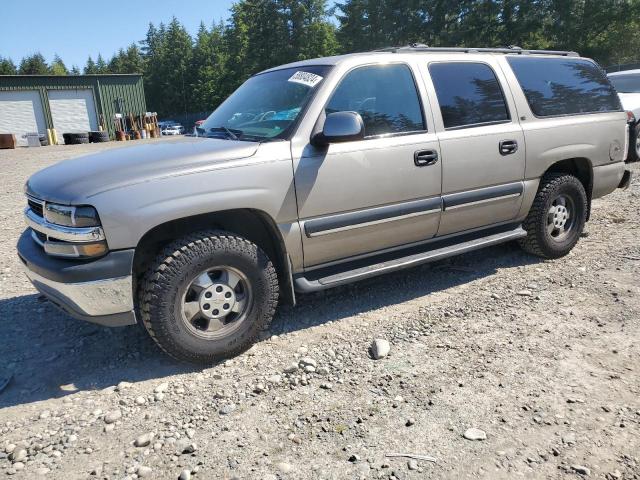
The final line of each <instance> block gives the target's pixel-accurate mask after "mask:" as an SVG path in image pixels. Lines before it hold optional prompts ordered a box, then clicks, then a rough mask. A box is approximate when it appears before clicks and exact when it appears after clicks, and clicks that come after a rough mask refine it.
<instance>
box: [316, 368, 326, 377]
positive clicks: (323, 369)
mask: <svg viewBox="0 0 640 480" xmlns="http://www.w3.org/2000/svg"><path fill="white" fill-rule="evenodd" d="M316 371H317V372H318V375H329V369H328V368H327V367H320V368H318V370H316Z"/></svg>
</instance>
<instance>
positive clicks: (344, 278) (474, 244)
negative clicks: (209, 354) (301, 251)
mask: <svg viewBox="0 0 640 480" xmlns="http://www.w3.org/2000/svg"><path fill="white" fill-rule="evenodd" d="M484 233H485V236H476V237H475V238H473V237H472V238H470V239H468V240H466V241H464V240H462V238H461V237H458V238H457V240H458V243H452V241H453V242H455V241H456V238H455V237H454V238H452V239H449V240H448V241H446V240H440V241H438V239H435V241H433V242H430V243H429V244H427V245H423V246H422V250H423V251H421V252H418V253H412V254H410V255H407V256H404V257H399V258H393V259H389V260H384V261H378V262H376V263H373V264H370V265H365V266H359V267H357V268H353V269H348V268H349V267H348V266H347V267H346V268H347V270H345V271H342V272H338V273H336V272H335V268H334V270H333V272H327V273H328V274H327V275H326V276H320V277H319V278H314V279H309V278H306V277H305V274H300V275H298V276H296V277H295V278H294V285H295V289H296V291H298V292H302V293H307V292H315V291H318V290H324V289H327V288H332V287H337V286H338V285H344V284H346V283H351V282H356V281H358V280H364V279H365V278H369V277H374V276H376V275H381V274H383V273H388V272H394V271H396V270H401V269H403V268H408V267H414V266H417V265H421V264H423V263H429V262H435V261H437V260H441V259H443V258H447V257H452V256H455V255H460V254H462V253H466V252H471V251H473V250H478V249H480V248H484V247H490V246H492V245H497V244H499V243H504V242H509V241H511V240H516V239H518V238H523V237H526V236H527V232H526V231H525V230H524V229H523V228H522V226H518V227H516V228H512V229H510V230H507V231H502V232H499V233H493V234H490V235H486V232H484ZM443 243H444V246H443V245H442V244H443ZM411 250H412V252H415V249H413V248H412V249H411ZM310 273H311V272H310ZM313 273H316V272H313Z"/></svg>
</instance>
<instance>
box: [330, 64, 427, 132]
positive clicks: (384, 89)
mask: <svg viewBox="0 0 640 480" xmlns="http://www.w3.org/2000/svg"><path fill="white" fill-rule="evenodd" d="M344 111H353V112H358V113H359V114H360V116H361V117H362V119H363V120H364V126H365V136H367V137H372V136H377V135H385V134H394V133H395V134H397V133H408V132H417V131H424V130H426V126H425V123H424V118H423V116H422V108H421V105H420V99H419V97H418V92H417V90H416V85H415V82H414V80H413V75H412V73H411V70H410V69H409V67H408V66H407V65H402V64H392V65H371V66H365V67H360V68H357V69H355V70H353V71H351V72H349V73H348V74H347V75H346V76H345V77H344V78H343V79H342V81H341V82H340V84H339V85H338V87H337V88H336V91H335V92H334V93H333V96H332V97H331V100H330V101H329V103H328V104H327V107H326V109H325V113H326V114H327V115H328V114H330V113H335V112H344Z"/></svg>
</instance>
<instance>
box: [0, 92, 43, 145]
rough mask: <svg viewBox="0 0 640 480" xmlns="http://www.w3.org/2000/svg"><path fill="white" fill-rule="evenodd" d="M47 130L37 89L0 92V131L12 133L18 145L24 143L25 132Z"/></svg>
mask: <svg viewBox="0 0 640 480" xmlns="http://www.w3.org/2000/svg"><path fill="white" fill-rule="evenodd" d="M33 132H38V133H40V134H45V133H46V132H47V123H46V121H45V117H44V110H43V109H42V101H41V100H40V93H39V92H38V91H37V90H22V91H10V92H0V133H13V134H14V135H15V136H16V138H17V141H18V145H26V144H27V139H26V138H23V137H24V135H25V134H27V133H33Z"/></svg>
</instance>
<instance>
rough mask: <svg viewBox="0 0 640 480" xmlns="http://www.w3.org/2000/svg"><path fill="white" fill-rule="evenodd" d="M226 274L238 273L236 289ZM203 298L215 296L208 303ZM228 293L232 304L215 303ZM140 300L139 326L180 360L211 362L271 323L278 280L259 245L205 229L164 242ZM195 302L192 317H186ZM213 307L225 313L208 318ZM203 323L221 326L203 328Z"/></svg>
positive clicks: (229, 353) (238, 347) (240, 349)
mask: <svg viewBox="0 0 640 480" xmlns="http://www.w3.org/2000/svg"><path fill="white" fill-rule="evenodd" d="M219 272H221V273H220V276H219V277H218V273H219ZM203 276H206V277H207V278H208V280H210V281H211V282H212V286H210V287H208V288H206V289H205V288H203V287H202V285H203V284H205V283H207V282H206V281H200V280H199V279H201V278H203ZM231 277H234V278H239V281H238V283H237V285H236V286H235V287H229V285H233V279H232V278H231ZM225 278H228V279H229V280H224V279H225ZM225 282H226V283H225ZM227 284H228V285H227ZM223 286H224V288H225V290H224V291H223V290H218V289H222V288H223ZM196 287H197V288H196ZM218 291H220V292H222V293H220V294H218V293H217V292H218ZM223 294H224V295H225V296H226V297H222V295H223ZM205 295H208V296H207V297H206V298H211V296H212V295H214V297H213V298H212V299H211V300H207V299H205ZM218 295H220V297H218ZM231 296H233V298H232V300H229V302H233V306H232V307H230V305H228V304H226V303H225V304H223V303H215V302H227V300H226V298H227V297H228V298H230V297H231ZM138 298H139V311H140V316H141V319H142V322H143V324H144V327H145V329H146V330H147V331H148V332H149V334H150V335H151V338H153V340H154V341H155V342H156V343H157V344H158V346H159V347H160V348H161V349H162V350H164V351H165V352H166V353H168V354H169V355H171V356H172V357H174V358H176V359H178V360H183V361H187V362H191V363H199V364H211V363H213V362H215V361H217V360H220V359H223V358H227V357H231V356H234V355H237V354H239V353H241V352H243V351H244V350H246V349H247V348H249V347H250V346H251V345H252V344H253V343H254V342H255V340H256V338H257V337H258V335H259V334H260V332H261V331H262V330H265V329H267V328H268V327H269V325H270V323H271V320H272V318H273V314H274V312H275V309H276V305H277V304H278V277H277V274H276V270H275V268H274V266H273V264H272V262H271V260H270V259H269V258H268V257H267V255H266V254H265V253H264V252H263V251H262V250H261V249H260V248H259V247H258V246H257V245H255V244H254V243H252V242H250V241H249V240H247V239H245V238H242V237H239V236H236V235H233V234H231V233H228V232H223V231H218V230H210V231H204V232H199V233H195V234H192V235H189V236H186V237H184V238H181V239H179V240H176V241H174V242H173V243H171V244H170V245H168V246H166V247H165V248H164V249H163V250H162V252H161V253H160V254H159V255H158V256H157V257H156V258H155V260H154V261H153V262H152V264H151V266H150V267H149V269H148V270H147V272H146V274H145V276H144V279H143V280H142V282H141V285H140V289H139V297H138ZM203 302H212V304H211V306H210V305H209V304H208V303H203ZM188 305H190V306H191V307H190V308H188ZM193 305H196V306H197V308H196V309H195V312H196V314H195V316H193V318H194V320H191V321H189V320H188V319H187V317H191V316H192V315H191V313H193V311H194V310H191V308H193ZM241 305H242V307H241ZM217 308H219V309H220V314H221V315H222V314H223V313H222V312H223V308H224V309H227V310H228V311H229V313H228V315H227V317H225V318H224V319H222V320H219V319H210V318H209V319H208V318H207V317H206V315H213V314H214V313H215V314H218V310H217ZM204 309H206V311H205V310H204ZM234 309H235V310H238V312H233V310H234ZM187 310H189V311H187ZM240 312H242V313H240ZM225 322H228V323H225ZM220 325H223V326H220ZM207 327H211V328H213V329H215V328H219V330H213V331H208V330H206V328H207Z"/></svg>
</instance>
